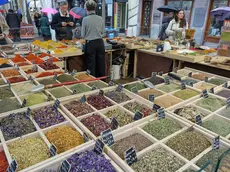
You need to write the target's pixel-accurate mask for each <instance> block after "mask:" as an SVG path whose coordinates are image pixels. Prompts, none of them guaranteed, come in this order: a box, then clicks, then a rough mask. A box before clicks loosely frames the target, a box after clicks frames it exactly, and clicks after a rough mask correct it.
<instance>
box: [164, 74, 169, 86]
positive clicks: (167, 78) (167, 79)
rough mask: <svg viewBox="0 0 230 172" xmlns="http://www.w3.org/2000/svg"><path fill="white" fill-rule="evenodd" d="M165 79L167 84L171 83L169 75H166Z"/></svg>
mask: <svg viewBox="0 0 230 172" xmlns="http://www.w3.org/2000/svg"><path fill="white" fill-rule="evenodd" d="M164 80H165V85H169V84H170V81H169V77H168V76H166V77H165V79H164Z"/></svg>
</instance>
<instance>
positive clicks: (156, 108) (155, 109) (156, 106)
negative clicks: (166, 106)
mask: <svg viewBox="0 0 230 172" xmlns="http://www.w3.org/2000/svg"><path fill="white" fill-rule="evenodd" d="M160 108H161V107H160V106H159V105H157V104H154V105H153V110H154V111H156V112H157V110H158V109H160Z"/></svg>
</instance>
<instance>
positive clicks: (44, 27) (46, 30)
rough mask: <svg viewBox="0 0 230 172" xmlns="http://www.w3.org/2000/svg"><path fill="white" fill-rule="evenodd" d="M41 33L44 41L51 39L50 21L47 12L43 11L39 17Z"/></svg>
mask: <svg viewBox="0 0 230 172" xmlns="http://www.w3.org/2000/svg"><path fill="white" fill-rule="evenodd" d="M40 27H41V33H42V37H43V39H44V41H47V40H51V32H50V22H49V18H48V16H47V13H43V14H42V17H41V19H40Z"/></svg>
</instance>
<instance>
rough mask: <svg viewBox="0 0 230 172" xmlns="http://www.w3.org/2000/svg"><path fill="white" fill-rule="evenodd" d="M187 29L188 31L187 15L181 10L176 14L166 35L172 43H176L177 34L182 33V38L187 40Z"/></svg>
mask: <svg viewBox="0 0 230 172" xmlns="http://www.w3.org/2000/svg"><path fill="white" fill-rule="evenodd" d="M185 29H188V23H187V22H186V19H185V13H184V11H183V10H179V11H177V12H176V15H175V17H174V19H172V20H171V21H170V23H169V25H168V28H167V29H166V34H167V35H168V37H169V40H170V41H175V36H176V32H182V38H185Z"/></svg>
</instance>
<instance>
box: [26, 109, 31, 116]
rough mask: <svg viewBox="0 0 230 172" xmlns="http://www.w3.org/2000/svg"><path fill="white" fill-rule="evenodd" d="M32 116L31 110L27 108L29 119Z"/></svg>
mask: <svg viewBox="0 0 230 172" xmlns="http://www.w3.org/2000/svg"><path fill="white" fill-rule="evenodd" d="M30 115H31V109H30V108H27V111H26V116H27V118H30Z"/></svg>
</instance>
